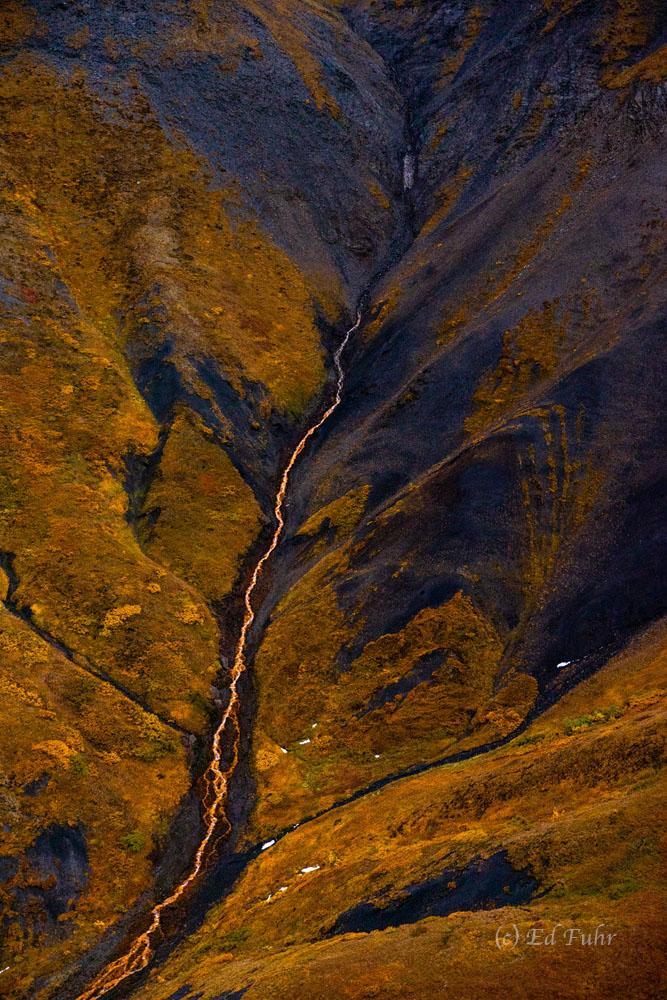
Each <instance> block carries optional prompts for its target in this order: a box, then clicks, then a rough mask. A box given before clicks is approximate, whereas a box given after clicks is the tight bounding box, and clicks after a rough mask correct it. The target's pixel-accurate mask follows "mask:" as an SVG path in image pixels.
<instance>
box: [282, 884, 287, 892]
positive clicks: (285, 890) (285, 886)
mask: <svg viewBox="0 0 667 1000" xmlns="http://www.w3.org/2000/svg"><path fill="white" fill-rule="evenodd" d="M288 889H289V886H288V885H281V887H280V892H287V890H288Z"/></svg>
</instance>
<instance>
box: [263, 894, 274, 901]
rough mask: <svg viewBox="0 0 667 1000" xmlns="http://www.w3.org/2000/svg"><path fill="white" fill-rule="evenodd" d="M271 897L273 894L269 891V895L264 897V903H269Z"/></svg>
mask: <svg viewBox="0 0 667 1000" xmlns="http://www.w3.org/2000/svg"><path fill="white" fill-rule="evenodd" d="M272 898H273V894H272V893H269V895H268V896H267V897H266V899H265V900H264V902H265V903H270V902H271V899H272Z"/></svg>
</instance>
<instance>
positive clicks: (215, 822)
mask: <svg viewBox="0 0 667 1000" xmlns="http://www.w3.org/2000/svg"><path fill="white" fill-rule="evenodd" d="M360 323H361V312H360V311H358V312H357V318H356V322H355V323H354V325H353V326H351V327H350V329H349V330H348V331H347V332H346V334H345V336H344V337H343V339H342V341H341V343H340V345H339V347H338V348H337V350H336V352H335V354H334V359H333V360H334V367H335V371H336V394H335V397H334V401H333V403H332V404H331V406H329V408H328V409H327V410H326V411H325V412H324V414H323V416H322V417H321V418H320V419H319V420H318V421H317V423H315V424H313V425H312V427H310V428H309V429H308V430H307V431H306V433H305V434H304V435H303V437H302V438H301V440H300V441H299V443H298V444H297V446H296V448H295V449H294V451H293V452H292V454H291V456H290V459H289V461H288V463H287V465H286V466H285V469H284V471H283V475H282V479H281V481H280V488H279V489H278V492H277V494H276V501H275V504H274V507H273V513H274V515H275V519H276V528H275V531H274V533H273V537H272V539H271V542H270V544H269V546H268V548H267V549H266V551H265V552H264V554H263V555H262V557H261V559H260V560H259V562H258V563H257V565H256V566H255V569H254V570H253V574H252V576H251V578H250V583H249V584H248V586H247V587H246V591H245V594H244V604H245V612H244V615H243V624H242V626H241V632H240V634H239V639H238V643H237V645H236V652H235V654H234V665H233V667H232V678H231V682H230V685H229V703H228V705H227V707H226V709H225V711H224V712H223V714H222V718H221V719H220V724H219V725H218V728H217V729H216V731H215V734H214V736H213V743H212V750H211V762H210V764H209V765H208V768H207V769H206V773H205V775H204V781H205V786H206V791H205V793H204V796H203V806H204V817H203V820H204V831H205V832H204V836H203V838H202V840H201V842H200V844H199V847H198V848H197V853H196V855H195V859H194V863H193V866H192V869H191V871H190V874H189V875H188V876H187V877H186V878H185V879H183V881H182V882H181V883H180V884H179V885H178V886H176V888H175V889H174V891H173V892H172V893H171V895H169V896H167V897H166V899H163V900H162V902H160V903H158V904H157V905H156V906H155V907H154V909H153V911H152V913H151V922H150V925H149V926H148V928H147V929H146V930H145V931H144V932H143V934H140V935H139V937H137V938H135V940H134V941H133V943H132V945H131V946H130V948H129V950H128V951H127V952H126V953H125V954H124V955H121V956H120V958H117V959H116V960H115V961H114V962H112V963H111V964H110V965H107V966H106V968H104V969H103V970H102V972H101V973H100V974H99V976H98V977H97V979H95V981H94V982H93V983H92V985H91V986H90V987H89V988H88V989H87V990H86V991H85V992H84V993H81V994H80V996H79V998H78V1000H98V998H99V997H102V996H104V994H105V993H108V992H109V991H110V990H112V989H114V988H115V987H116V986H119V985H120V984H121V983H122V982H123V981H124V980H125V979H127V978H128V977H129V976H132V975H134V974H135V973H136V972H141V970H142V969H145V968H147V966H148V965H149V964H150V962H151V959H152V958H153V939H154V936H155V935H156V933H157V932H158V931H159V930H160V928H161V925H162V915H163V913H164V911H165V910H166V909H167V908H168V907H170V906H172V905H173V904H174V903H176V902H177V901H178V900H179V899H181V897H182V896H183V895H184V893H185V892H186V891H187V890H188V889H189V888H190V886H191V885H192V884H193V882H195V880H196V879H197V877H198V876H199V874H200V872H201V870H202V867H203V865H204V862H205V859H206V854H207V850H208V847H209V844H210V843H211V840H212V838H213V836H214V834H216V833H217V832H218V828H219V826H220V824H221V823H224V825H225V831H224V832H228V831H229V830H230V829H231V824H230V822H229V819H228V818H227V814H226V813H225V808H224V807H225V804H226V802H227V791H228V786H229V781H230V779H231V776H232V774H233V773H234V770H235V768H236V765H237V763H238V760H239V741H240V728H239V716H238V706H239V693H238V685H239V680H240V678H241V675H242V674H243V672H244V671H245V669H246V660H245V654H246V645H247V637H248V631H249V629H250V626H251V625H252V623H253V622H254V620H255V611H254V609H253V606H252V595H253V592H254V590H255V587H256V586H257V582H258V580H259V577H260V574H261V572H262V569H263V568H264V564H265V563H266V561H267V559H269V557H270V556H271V554H272V552H273V551H274V550H275V548H276V546H277V544H278V540H279V538H280V535H281V534H282V530H283V528H284V526H285V519H284V517H283V506H284V503H285V497H286V496H287V487H288V484H289V477H290V473H291V471H292V469H293V468H294V465H295V463H296V461H297V459H298V458H299V455H300V454H301V452H302V451H303V449H304V448H305V447H306V444H307V443H308V441H309V439H310V438H311V437H312V436H313V434H315V432H316V431H318V430H319V429H320V427H321V426H322V424H324V423H325V422H326V421H327V420H328V419H329V417H330V416H331V414H332V413H333V412H334V410H335V409H336V408H337V407H338V405H339V404H340V401H341V396H342V392H343V383H344V382H345V373H344V371H343V366H342V364H341V358H342V356H343V351H344V350H345V348H346V347H347V343H348V341H349V339H350V337H351V336H352V334H353V333H354V332H355V330H358V328H359V325H360ZM228 730H230V731H231V732H232V734H233V742H232V748H231V750H232V755H231V761H230V763H229V764H227V765H226V766H225V765H223V763H222V745H223V737H224V738H225V739H226V737H227V735H228Z"/></svg>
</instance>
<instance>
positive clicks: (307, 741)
mask: <svg viewBox="0 0 667 1000" xmlns="http://www.w3.org/2000/svg"><path fill="white" fill-rule="evenodd" d="M306 743H310V740H299V746H300V747H302V746H305V744H306Z"/></svg>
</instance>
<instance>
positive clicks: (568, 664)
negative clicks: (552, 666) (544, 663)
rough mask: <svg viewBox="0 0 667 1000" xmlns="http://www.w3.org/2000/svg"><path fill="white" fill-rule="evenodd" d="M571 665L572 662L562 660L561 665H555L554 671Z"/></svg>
mask: <svg viewBox="0 0 667 1000" xmlns="http://www.w3.org/2000/svg"><path fill="white" fill-rule="evenodd" d="M571 663H572V660H563V661H562V662H561V663H557V664H556V670H560V669H561V667H569V666H570V664H571Z"/></svg>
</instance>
